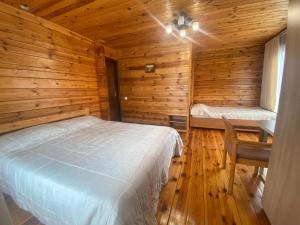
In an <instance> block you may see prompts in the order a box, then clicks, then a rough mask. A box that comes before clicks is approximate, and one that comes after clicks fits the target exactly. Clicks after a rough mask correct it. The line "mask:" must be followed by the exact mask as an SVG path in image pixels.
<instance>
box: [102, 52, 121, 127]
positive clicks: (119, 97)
mask: <svg viewBox="0 0 300 225" xmlns="http://www.w3.org/2000/svg"><path fill="white" fill-rule="evenodd" d="M106 60H107V61H111V62H114V63H115V65H116V73H117V74H116V76H117V80H116V81H117V87H116V88H117V92H118V98H117V99H118V104H119V114H120V122H122V105H121V95H120V72H119V61H118V60H117V59H115V58H112V57H108V56H104V65H105V76H106V81H107V82H106V85H107V90H108V85H109V84H108V78H107V73H106ZM108 98H109V93H108ZM108 117H109V120H111V116H110V104H109V99H108Z"/></svg>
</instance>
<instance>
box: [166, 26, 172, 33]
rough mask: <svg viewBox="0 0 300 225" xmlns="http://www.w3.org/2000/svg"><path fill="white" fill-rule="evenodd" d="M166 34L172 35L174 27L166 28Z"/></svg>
mask: <svg viewBox="0 0 300 225" xmlns="http://www.w3.org/2000/svg"><path fill="white" fill-rule="evenodd" d="M166 32H167V34H170V33H172V25H167V26H166Z"/></svg>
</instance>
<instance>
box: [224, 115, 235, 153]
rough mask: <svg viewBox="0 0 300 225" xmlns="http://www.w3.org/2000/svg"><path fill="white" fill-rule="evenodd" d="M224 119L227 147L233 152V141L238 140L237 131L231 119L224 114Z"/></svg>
mask: <svg viewBox="0 0 300 225" xmlns="http://www.w3.org/2000/svg"><path fill="white" fill-rule="evenodd" d="M222 119H223V121H224V124H225V144H224V145H225V148H226V150H227V151H228V152H230V153H231V152H232V147H233V143H234V141H235V140H237V133H236V131H235V129H234V128H233V126H232V124H231V123H230V121H229V120H228V119H227V118H226V117H224V116H222Z"/></svg>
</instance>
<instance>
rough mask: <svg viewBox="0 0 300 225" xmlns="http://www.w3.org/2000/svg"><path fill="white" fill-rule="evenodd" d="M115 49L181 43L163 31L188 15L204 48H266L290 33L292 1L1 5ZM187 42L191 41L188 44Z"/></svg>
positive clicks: (89, 0) (49, 0) (47, 0)
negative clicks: (269, 42)
mask: <svg viewBox="0 0 300 225" xmlns="http://www.w3.org/2000/svg"><path fill="white" fill-rule="evenodd" d="M1 1H3V2H5V3H7V4H10V5H13V6H15V7H17V8H19V7H20V4H21V3H22V4H27V5H28V6H29V7H30V10H29V11H30V12H31V13H33V14H35V15H38V16H41V17H43V18H45V19H48V20H51V21H53V22H55V23H57V24H60V25H62V26H65V27H67V28H69V29H70V30H72V31H75V32H78V33H79V34H82V35H84V36H87V37H89V38H90V39H92V40H96V41H99V40H103V41H104V42H105V43H106V44H107V45H109V46H111V47H114V48H123V47H129V46H134V45H142V44H149V43H157V42H164V41H171V40H176V38H179V37H178V35H175V36H177V37H174V36H172V35H167V34H166V33H165V31H164V28H163V27H162V25H165V24H167V23H169V22H170V21H172V20H173V18H174V17H173V14H174V13H176V12H178V11H179V10H180V11H184V12H186V13H187V14H188V15H189V16H190V17H192V18H193V19H195V20H198V21H199V22H200V26H201V29H202V31H203V32H200V31H199V32H196V33H193V32H188V36H189V37H190V41H191V42H193V43H194V44H195V45H196V46H198V47H199V48H206V49H211V48H224V47H233V46H250V45H259V44H262V43H265V42H266V41H267V40H268V39H270V38H271V37H272V36H274V35H275V34H276V33H278V32H280V31H281V30H283V29H284V28H285V27H286V23H287V10H288V0H200V1H199V0H38V1H37V0H15V1H13V0H1ZM183 41H187V40H183Z"/></svg>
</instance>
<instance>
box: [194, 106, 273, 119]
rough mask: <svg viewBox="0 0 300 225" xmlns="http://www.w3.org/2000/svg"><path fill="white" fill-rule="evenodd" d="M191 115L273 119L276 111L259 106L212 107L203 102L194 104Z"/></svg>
mask: <svg viewBox="0 0 300 225" xmlns="http://www.w3.org/2000/svg"><path fill="white" fill-rule="evenodd" d="M191 115H192V116H193V117H199V118H217V119H221V118H222V116H225V117H226V118H228V119H242V120H275V119H276V113H274V112H271V111H268V110H265V109H262V108H260V107H223V106H222V107H213V106H208V105H204V104H194V105H193V106H192V108H191Z"/></svg>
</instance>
